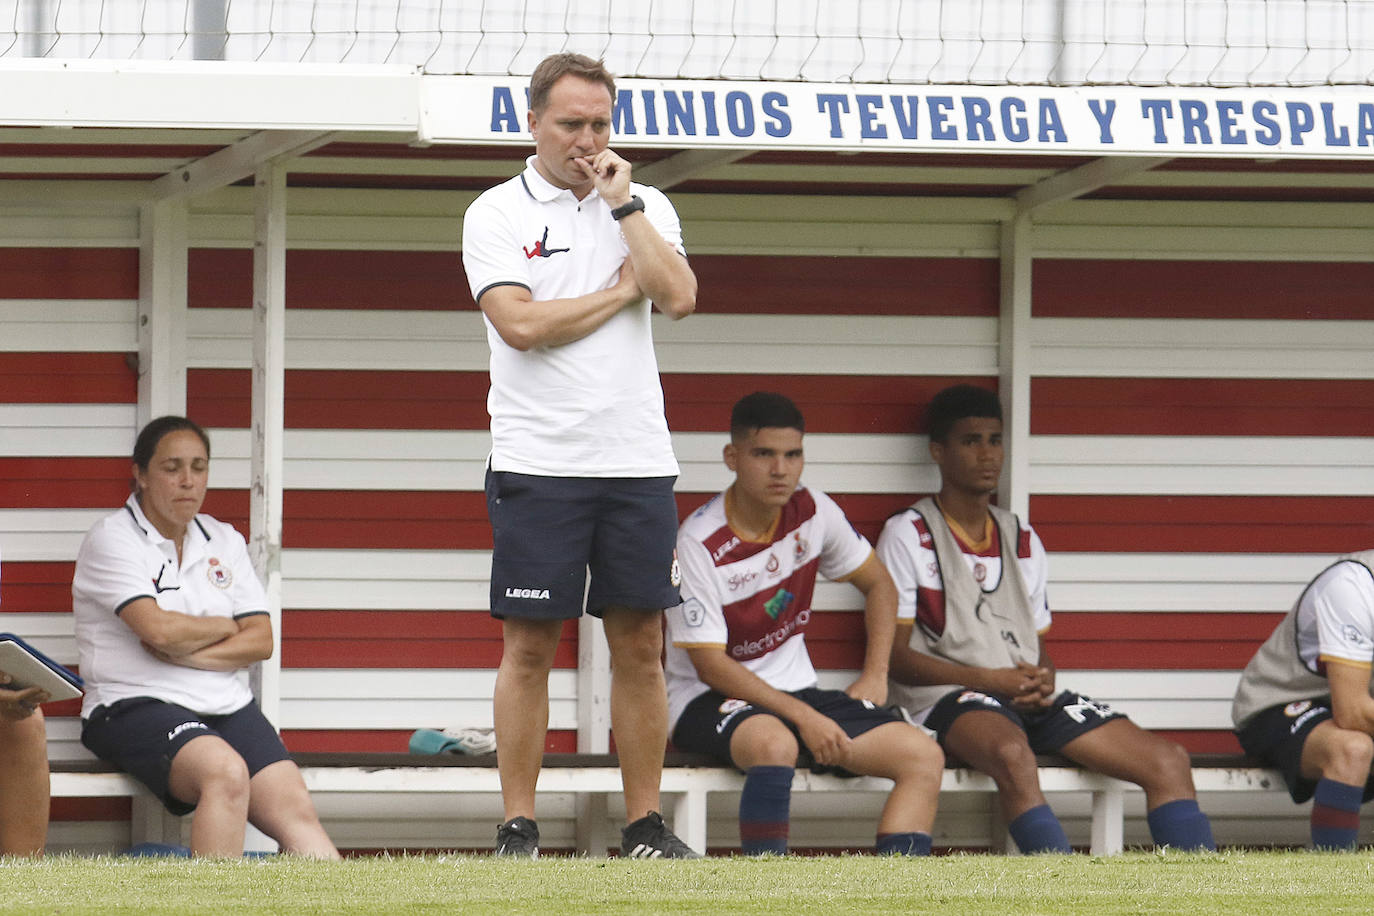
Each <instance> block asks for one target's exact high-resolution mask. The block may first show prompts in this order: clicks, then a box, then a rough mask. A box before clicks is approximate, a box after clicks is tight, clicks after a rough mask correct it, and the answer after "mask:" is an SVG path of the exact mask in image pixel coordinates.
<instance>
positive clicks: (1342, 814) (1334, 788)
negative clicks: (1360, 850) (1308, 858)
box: [1312, 779, 1364, 850]
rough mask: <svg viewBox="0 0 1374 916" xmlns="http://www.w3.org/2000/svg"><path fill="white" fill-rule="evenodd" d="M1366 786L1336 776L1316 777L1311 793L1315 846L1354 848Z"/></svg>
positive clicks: (1321, 847)
mask: <svg viewBox="0 0 1374 916" xmlns="http://www.w3.org/2000/svg"><path fill="white" fill-rule="evenodd" d="M1363 795H1364V786H1352V785H1350V784H1349V783H1346V782H1337V781H1336V780H1334V779H1319V780H1317V791H1316V794H1314V795H1313V796H1312V845H1313V846H1314V847H1315V848H1317V849H1341V850H1350V849H1354V848H1355V842H1356V840H1357V838H1358V836H1359V833H1360V798H1361V796H1363Z"/></svg>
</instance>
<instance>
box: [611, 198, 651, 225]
mask: <svg viewBox="0 0 1374 916" xmlns="http://www.w3.org/2000/svg"><path fill="white" fill-rule="evenodd" d="M643 209H644V198H642V197H640V196H639V195H638V194H636V195H635V196H634V197H631V198H630V199H629V201H628V202H627V203H623V204H621V205H620V206H618V207H616V208H615V209H614V210H612V211H611V219H613V220H622V219H624V218H625V217H627V216H629V215H630V214H631V213H638V212H639V211H641V210H643Z"/></svg>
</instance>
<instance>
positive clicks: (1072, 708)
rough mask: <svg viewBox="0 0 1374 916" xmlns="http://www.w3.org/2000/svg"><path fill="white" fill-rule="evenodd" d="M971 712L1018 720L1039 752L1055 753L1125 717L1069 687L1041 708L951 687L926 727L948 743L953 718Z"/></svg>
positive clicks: (935, 707) (928, 719)
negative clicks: (1047, 706)
mask: <svg viewBox="0 0 1374 916" xmlns="http://www.w3.org/2000/svg"><path fill="white" fill-rule="evenodd" d="M969 712H995V713H997V714H998V715H1000V716H1002V717H1003V718H1006V719H1009V720H1010V721H1012V722H1014V723H1016V726H1017V727H1018V728H1020V729H1021V730H1022V731H1023V732H1025V733H1026V741H1027V742H1028V743H1029V744H1030V748H1031V750H1032V751H1034V752H1035V753H1037V754H1053V753H1054V752H1056V751H1058V750H1059V749H1060V748H1061V747H1063V746H1064V745H1066V744H1068V743H1069V742H1070V741H1072V740H1073V739H1075V738H1077V737H1079V736H1080V735H1086V734H1087V733H1088V732H1090V731H1092V730H1093V729H1095V728H1097V727H1098V726H1100V725H1106V724H1107V723H1108V722H1110V721H1112V720H1113V719H1124V718H1126V716H1125V714H1124V713H1119V712H1117V711H1116V710H1114V709H1112V708H1111V707H1110V706H1108V705H1107V704H1106V703H1098V702H1096V701H1095V700H1091V699H1089V698H1088V697H1085V696H1083V695H1081V694H1077V693H1074V692H1073V691H1070V690H1063V691H1060V693H1059V696H1057V697H1055V700H1054V703H1053V705H1051V706H1050V707H1049V708H1047V709H1042V710H1026V709H1017V708H1016V707H1014V706H1012V704H1011V701H1010V700H1009V699H1008V698H1007V697H999V696H996V695H993V694H988V693H980V692H978V691H977V690H952V691H950V692H949V693H947V694H945V695H944V696H943V697H941V698H940V700H939V701H938V702H937V703H936V704H935V705H934V706H932V707H931V708H930V714H929V715H927V716H926V720H925V726H926V728H928V729H930V730H931V731H933V732H935V734H936V737H938V738H939V740H940V746H941V747H944V746H945V736H946V735H947V734H949V730H950V728H951V727H952V726H953V725H954V721H955V720H956V719H958V718H959V717H960V716H962V715H963V714H964V713H969Z"/></svg>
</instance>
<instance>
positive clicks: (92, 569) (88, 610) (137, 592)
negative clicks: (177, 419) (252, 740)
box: [72, 496, 267, 718]
mask: <svg viewBox="0 0 1374 916" xmlns="http://www.w3.org/2000/svg"><path fill="white" fill-rule="evenodd" d="M181 554H182V555H181V566H180V567H179V568H178V566H177V554H176V545H174V544H173V543H172V542H171V541H170V540H168V539H167V538H165V537H163V536H162V535H161V534H159V533H158V530H157V529H156V528H154V527H153V526H152V524H151V523H150V522H149V521H148V519H147V517H146V516H145V515H144V514H143V509H142V508H141V507H140V506H139V504H138V500H137V499H135V498H134V497H132V496H130V497H129V501H128V502H127V503H125V504H124V507H123V508H122V509H120V510H119V511H118V512H114V513H112V514H110V515H107V516H105V517H104V518H103V519H101V520H100V521H98V522H96V523H95V524H94V525H93V526H92V527H91V530H90V531H89V532H87V533H86V539H85V540H84V541H82V543H81V550H80V551H79V552H78V553H77V556H76V575H75V577H74V578H73V579H72V610H73V611H74V617H75V626H76V647H77V651H78V652H79V654H80V658H81V676H82V677H83V678H84V679H85V681H86V697H85V699H84V701H83V702H82V704H81V716H82V718H85V717H87V716H89V715H90V714H91V711H92V710H94V709H95V708H96V707H97V706H100V705H109V704H111V703H114V702H116V701H117V700H123V699H126V698H128V697H156V698H158V699H160V700H166V701H167V702H169V703H176V704H178V705H180V706H185V707H186V708H187V709H190V710H193V711H194V712H198V713H201V714H203V715H224V714H226V713H231V712H234V711H235V710H238V709H242V708H243V707H244V706H246V705H248V703H249V701H251V700H252V699H253V693H252V691H251V690H250V689H249V687H248V669H246V668H241V669H239V670H237V671H202V670H200V669H197V668H186V667H184V666H182V665H173V664H170V663H169V662H164V661H160V660H158V659H157V658H154V657H153V655H152V654H150V653H149V652H148V651H147V650H146V649H144V648H143V646H142V645H141V644H140V642H139V638H138V634H137V633H135V632H134V631H133V630H132V629H130V628H129V626H128V625H127V624H125V623H124V621H122V620H120V619H119V612H120V611H122V610H123V609H124V607H125V606H126V605H127V604H129V602H131V601H133V600H135V599H137V598H144V597H146V598H152V599H153V600H154V601H156V602H157V603H158V606H159V607H161V608H163V609H164V610H168V611H180V612H181V613H183V614H190V615H191V616H193V617H211V616H219V617H233V618H235V619H237V618H240V617H247V616H249V615H251V614H265V613H267V595H266V593H265V592H264V591H263V588H262V584H261V583H260V582H258V577H257V575H256V574H255V573H254V571H253V564H252V563H251V562H250V560H249V558H248V548H247V545H245V544H244V541H243V535H241V534H239V533H238V531H236V530H235V529H234V528H233V527H232V526H230V525H226V524H224V523H223V522H221V521H218V520H216V519H214V518H212V517H210V516H208V515H197V516H196V517H195V520H194V521H192V522H191V524H190V525H189V526H187V528H186V536H185V538H184V539H183V543H182V545H181Z"/></svg>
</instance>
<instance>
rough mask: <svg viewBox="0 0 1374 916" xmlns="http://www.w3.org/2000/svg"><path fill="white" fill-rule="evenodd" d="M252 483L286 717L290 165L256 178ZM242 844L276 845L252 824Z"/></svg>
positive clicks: (261, 688)
mask: <svg viewBox="0 0 1374 916" xmlns="http://www.w3.org/2000/svg"><path fill="white" fill-rule="evenodd" d="M253 202H254V208H253V383H252V384H253V388H252V401H253V412H252V423H253V428H252V440H253V447H252V478H251V480H252V484H251V488H250V492H249V501H248V527H249V531H250V533H251V540H250V543H249V553H250V555H251V556H252V558H253V568H254V569H255V570H256V571H257V573H258V577H259V578H260V579H262V583H263V586H264V588H265V589H266V591H267V610H268V614H269V616H270V618H271V621H272V645H273V646H274V647H276V651H275V652H273V653H272V657H271V658H269V659H267V660H266V661H264V662H261V663H259V664H258V665H255V666H254V670H253V681H254V684H253V688H254V693H256V694H257V696H258V703H259V704H260V705H261V706H262V711H263V714H264V715H266V716H267V718H268V719H269V720H270V721H271V722H272V723H273V724H274V725H275V724H277V723H278V722H280V720H281V613H282V595H281V528H282V451H283V450H282V440H283V437H284V431H283V427H284V425H285V403H284V401H285V397H286V365H285V360H286V167H285V166H284V165H282V164H281V163H280V162H267V163H264V164H263V165H261V166H259V167H258V170H257V173H256V175H255V177H254V181H253ZM244 848H245V849H248V850H255V851H263V850H266V851H274V850H275V849H276V848H277V844H276V843H275V842H273V841H272V840H271V838H269V837H267V836H265V835H263V834H262V833H261V832H259V831H258V830H257V829H256V828H254V827H253V826H252V825H251V824H250V825H249V827H248V835H247V836H246V837H245V839H244Z"/></svg>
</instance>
